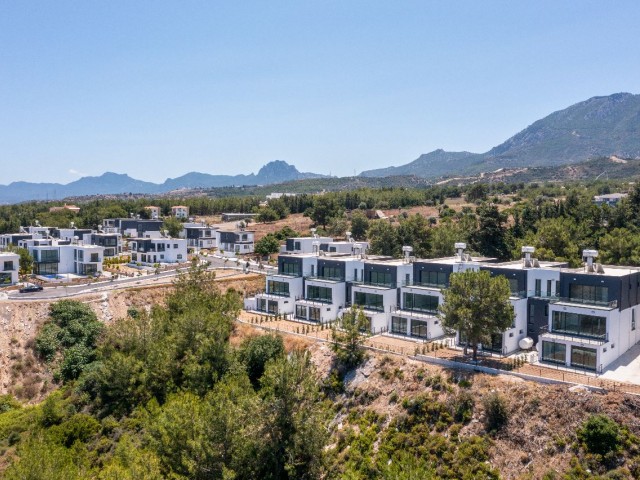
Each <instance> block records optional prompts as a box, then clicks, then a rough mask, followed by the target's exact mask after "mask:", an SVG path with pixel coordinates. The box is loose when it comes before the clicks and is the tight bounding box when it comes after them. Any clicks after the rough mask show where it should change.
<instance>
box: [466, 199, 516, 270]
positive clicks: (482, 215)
mask: <svg viewBox="0 0 640 480" xmlns="http://www.w3.org/2000/svg"><path fill="white" fill-rule="evenodd" d="M476 213H477V214H478V230H476V232H475V233H474V234H473V236H472V245H473V248H474V250H476V251H478V252H479V253H481V254H482V255H486V256H488V257H495V258H498V259H500V260H507V259H509V258H510V252H511V248H510V245H509V243H510V239H509V236H508V229H507V227H506V222H507V216H506V215H504V214H503V213H501V212H500V211H499V210H498V207H497V205H493V204H484V205H481V206H480V207H478V209H477V211H476Z"/></svg>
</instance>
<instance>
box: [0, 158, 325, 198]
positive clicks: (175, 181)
mask: <svg viewBox="0 0 640 480" xmlns="http://www.w3.org/2000/svg"><path fill="white" fill-rule="evenodd" d="M323 177H324V176H323V175H319V174H315V173H304V172H299V171H298V169H297V168H296V167H295V166H293V165H289V164H288V163H287V162H285V161H282V160H275V161H273V162H269V163H267V164H266V165H264V166H263V167H262V168H261V169H260V170H259V171H258V174H257V175H256V174H253V173H251V174H249V175H210V174H207V173H198V172H191V173H187V174H186V175H183V176H181V177H178V178H168V179H167V180H166V181H165V182H164V183H161V184H157V183H152V182H145V181H142V180H136V179H135V178H131V177H130V176H129V175H126V174H118V173H112V172H106V173H104V174H102V175H100V176H98V177H83V178H80V179H79V180H76V181H74V182H71V183H68V184H60V183H29V182H13V183H10V184H9V185H0V203H18V202H24V201H27V200H46V199H48V200H56V199H62V198H68V197H81V196H86V195H102V194H121V193H129V192H131V193H142V194H159V193H166V192H170V191H173V190H182V189H193V188H216V187H229V186H234V185H269V184H273V183H281V182H288V181H293V180H302V179H308V178H323Z"/></svg>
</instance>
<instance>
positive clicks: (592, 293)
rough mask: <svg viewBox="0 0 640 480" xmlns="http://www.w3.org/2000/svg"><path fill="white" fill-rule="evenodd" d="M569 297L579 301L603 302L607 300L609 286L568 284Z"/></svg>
mask: <svg viewBox="0 0 640 480" xmlns="http://www.w3.org/2000/svg"><path fill="white" fill-rule="evenodd" d="M569 299H570V300H571V301H574V302H579V303H593V304H596V305H598V304H605V303H608V302H609V287H606V286H602V285H580V284H579V283H572V284H570V285H569Z"/></svg>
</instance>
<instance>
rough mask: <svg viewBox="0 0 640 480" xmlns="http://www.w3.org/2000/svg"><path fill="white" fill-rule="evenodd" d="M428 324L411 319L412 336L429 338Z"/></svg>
mask: <svg viewBox="0 0 640 480" xmlns="http://www.w3.org/2000/svg"><path fill="white" fill-rule="evenodd" d="M427 326H428V324H427V322H423V321H422V320H414V319H411V336H412V337H418V338H428V337H427Z"/></svg>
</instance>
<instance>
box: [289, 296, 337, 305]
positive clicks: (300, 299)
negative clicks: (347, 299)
mask: <svg viewBox="0 0 640 480" xmlns="http://www.w3.org/2000/svg"><path fill="white" fill-rule="evenodd" d="M296 302H304V303H307V304H312V305H331V304H332V303H333V301H332V300H330V299H325V298H305V297H296Z"/></svg>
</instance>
